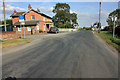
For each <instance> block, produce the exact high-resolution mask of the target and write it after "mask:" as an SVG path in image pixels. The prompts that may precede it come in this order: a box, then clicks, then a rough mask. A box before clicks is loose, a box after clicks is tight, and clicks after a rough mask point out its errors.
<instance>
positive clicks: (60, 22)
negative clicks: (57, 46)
mask: <svg viewBox="0 0 120 80" xmlns="http://www.w3.org/2000/svg"><path fill="white" fill-rule="evenodd" d="M52 12H53V13H55V16H53V22H54V25H55V26H56V27H62V28H70V27H72V26H74V25H75V24H78V23H77V14H76V13H73V14H70V6H69V5H68V4H66V3H57V4H56V6H54V9H53V11H52Z"/></svg>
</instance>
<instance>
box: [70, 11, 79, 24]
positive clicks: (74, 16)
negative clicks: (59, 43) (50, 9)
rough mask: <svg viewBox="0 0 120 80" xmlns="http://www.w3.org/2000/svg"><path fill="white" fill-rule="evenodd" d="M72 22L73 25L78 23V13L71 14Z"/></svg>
mask: <svg viewBox="0 0 120 80" xmlns="http://www.w3.org/2000/svg"><path fill="white" fill-rule="evenodd" d="M71 23H72V26H76V25H78V23H77V14H76V13H72V14H71Z"/></svg>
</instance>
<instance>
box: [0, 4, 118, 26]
mask: <svg viewBox="0 0 120 80" xmlns="http://www.w3.org/2000/svg"><path fill="white" fill-rule="evenodd" d="M56 3H57V2H6V18H8V19H10V18H11V17H10V15H11V14H12V13H13V11H14V10H16V11H17V12H19V11H26V10H28V4H31V6H32V8H33V9H37V8H39V9H40V11H41V12H42V13H45V14H46V15H49V16H51V17H52V16H54V14H53V13H52V10H53V6H55V4H56ZM66 3H67V4H69V5H70V12H71V13H72V12H75V13H77V16H78V23H79V27H89V26H91V25H92V24H93V23H94V22H96V21H98V20H99V15H98V11H99V2H66ZM2 8H3V7H2V3H0V12H3V11H2ZM117 8H118V3H117V2H102V13H101V23H102V25H104V26H105V25H107V23H106V19H107V17H108V14H109V13H110V12H112V11H114V10H115V9H117ZM1 15H2V13H1ZM0 19H3V15H2V17H0Z"/></svg>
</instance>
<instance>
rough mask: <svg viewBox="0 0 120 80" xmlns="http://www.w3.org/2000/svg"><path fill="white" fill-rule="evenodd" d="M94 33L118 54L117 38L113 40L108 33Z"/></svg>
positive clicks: (119, 42) (119, 40)
mask: <svg viewBox="0 0 120 80" xmlns="http://www.w3.org/2000/svg"><path fill="white" fill-rule="evenodd" d="M95 33H96V34H97V35H98V36H100V37H101V38H103V39H104V40H105V41H106V42H107V43H108V44H110V45H112V46H113V47H115V48H116V49H117V50H118V51H119V52H120V38H119V37H115V38H113V36H112V32H108V31H100V33H98V32H97V31H96V32H95Z"/></svg>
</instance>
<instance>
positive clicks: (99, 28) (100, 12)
mask: <svg viewBox="0 0 120 80" xmlns="http://www.w3.org/2000/svg"><path fill="white" fill-rule="evenodd" d="M100 17H101V2H100V6H99V30H98V32H99V33H100V26H101V23H100Z"/></svg>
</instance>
